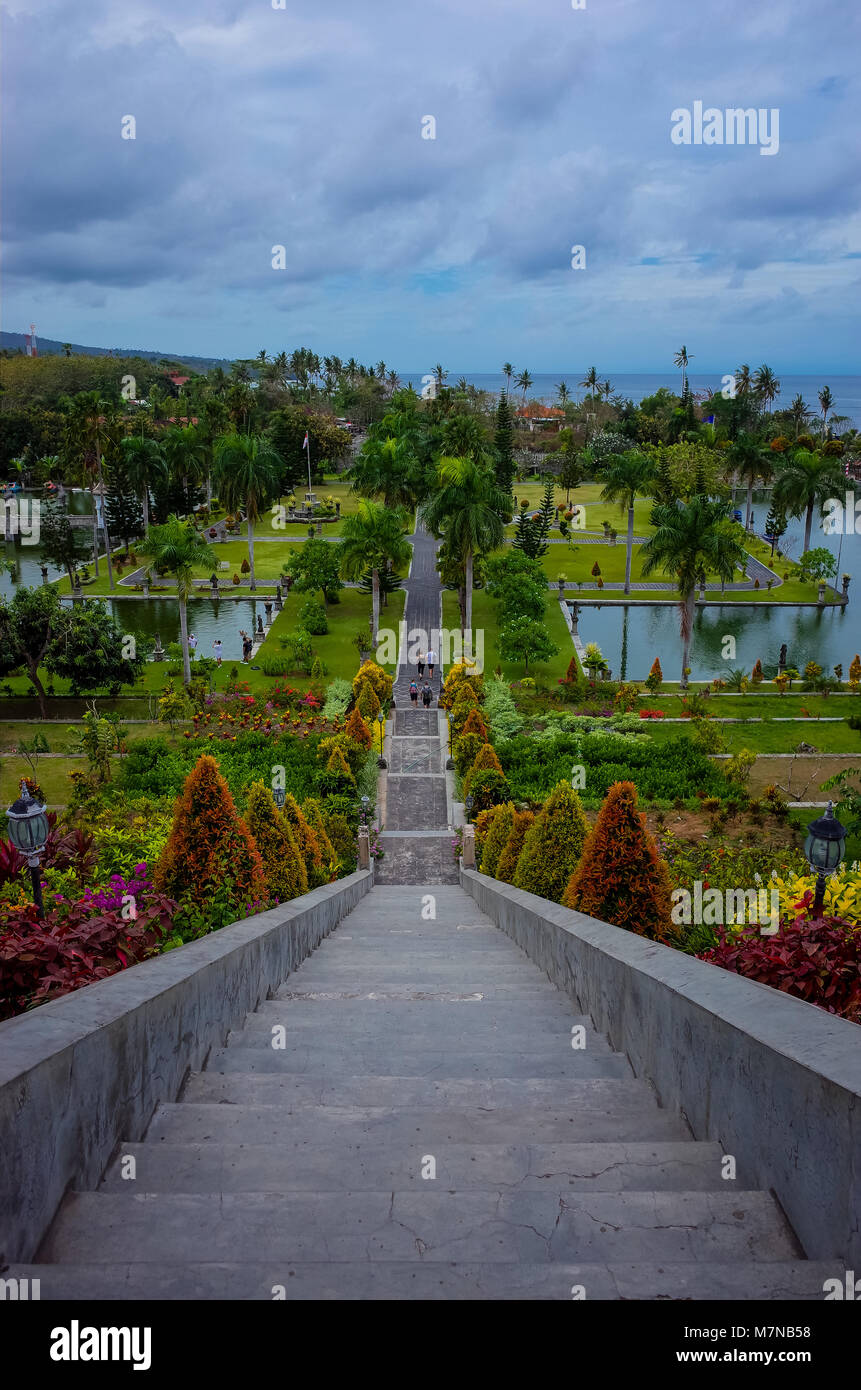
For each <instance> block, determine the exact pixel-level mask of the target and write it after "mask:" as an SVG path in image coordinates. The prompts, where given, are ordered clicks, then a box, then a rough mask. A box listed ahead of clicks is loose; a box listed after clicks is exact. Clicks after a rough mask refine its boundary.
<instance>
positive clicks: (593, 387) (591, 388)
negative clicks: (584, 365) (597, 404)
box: [579, 367, 599, 396]
mask: <svg viewBox="0 0 861 1390" xmlns="http://www.w3.org/2000/svg"><path fill="white" fill-rule="evenodd" d="M579 384H580V386H582V387H583V389H584V390H585V391H588V392H589V394H590V396H594V395H595V394H596V392H597V390H598V386H599V382H598V373H597V371H596V370H595V368H594V367H590V368H589V370H588V372H587V373H586V375H585V376H584V378H583V380H582V381H581V382H580V383H579Z"/></svg>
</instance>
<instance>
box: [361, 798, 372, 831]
mask: <svg viewBox="0 0 861 1390" xmlns="http://www.w3.org/2000/svg"><path fill="white" fill-rule="evenodd" d="M370 805H371V798H370V797H369V796H363V797H362V798H361V816H362V825H367V823H368V810H369V809H370Z"/></svg>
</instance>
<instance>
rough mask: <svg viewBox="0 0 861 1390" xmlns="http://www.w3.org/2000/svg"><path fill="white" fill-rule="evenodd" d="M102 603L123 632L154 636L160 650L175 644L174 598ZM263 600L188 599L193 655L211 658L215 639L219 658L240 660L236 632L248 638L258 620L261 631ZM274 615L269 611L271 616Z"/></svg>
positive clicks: (176, 612) (239, 639)
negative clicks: (194, 640) (219, 646)
mask: <svg viewBox="0 0 861 1390" xmlns="http://www.w3.org/2000/svg"><path fill="white" fill-rule="evenodd" d="M104 601H105V603H106V604H107V605H108V608H109V610H110V611H111V613H112V614H113V616H114V618H115V619H116V621H117V622H118V623H119V625H120V626H121V627H122V629H123V631H124V632H131V633H135V634H146V635H147V636H150V637H154V636H155V635H156V633H158V635H159V637H160V638H161V641H162V646H164V647H166V646H167V644H168V642H178V641H179V604H178V603H177V602H176V600H175V599H165V598H150V599H134V598H111V599H105V600H104ZM264 601H265V600H264V599H262V598H261V599H252V598H237V599H222V600H219V601H216V600H214V599H192V600H191V601H190V602H189V604H188V631H189V636H190V635H191V634H192V633H194V635H195V636H196V638H197V655H198V656H199V657H200V656H212V655H213V651H212V644H213V642H214V641H215V639H216V637H217V638H218V639H219V640H220V641H221V643H222V644H223V651H222V655H223V657H224V659H225V660H226V661H236V660H241V658H242V638H241V637H240V635H239V629H240V628H242V629H244V631H246V632H247V633H249V635H250V634H252V633H254V632H256V631H257V619H258V617H260V618H261V619H262V621H263V624H264V628H265V625H266V610H265V608H264V606H263V605H264ZM270 601H271V598H270ZM274 614H275V610H274V608H273V617H274Z"/></svg>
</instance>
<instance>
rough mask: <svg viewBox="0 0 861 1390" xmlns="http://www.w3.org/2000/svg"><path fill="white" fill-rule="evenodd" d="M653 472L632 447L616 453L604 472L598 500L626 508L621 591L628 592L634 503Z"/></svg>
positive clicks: (629, 589)
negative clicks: (625, 535) (626, 537)
mask: <svg viewBox="0 0 861 1390" xmlns="http://www.w3.org/2000/svg"><path fill="white" fill-rule="evenodd" d="M654 475H655V465H654V463H653V461H652V460H651V459H649V458H646V457H645V456H644V455H643V454H638V453H637V452H636V451H635V450H632V451H631V452H630V453H627V454H616V455H615V456H614V457H613V458H612V459H611V460H610V463H609V466H608V468H607V471H606V473H605V475H604V478H605V482H604V490H603V492H602V493H601V501H602V502H611V503H612V502H617V503H618V504H619V507H620V509H621V510H622V511H624V510H625V508H627V510H628V540H627V546H628V553H627V555H626V556H625V593H626V594H629V593H630V592H631V560H632V558H633V554H634V503H635V501H636V500H637V496H638V495H640V494H642V493H644V492H646V490H647V488H648V485H649V484H650V483H651V482H652V480H653V478H654Z"/></svg>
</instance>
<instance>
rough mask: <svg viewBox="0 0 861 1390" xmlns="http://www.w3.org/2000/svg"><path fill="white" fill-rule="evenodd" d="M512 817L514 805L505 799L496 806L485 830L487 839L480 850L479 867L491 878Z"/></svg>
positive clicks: (504, 843) (505, 840)
mask: <svg viewBox="0 0 861 1390" xmlns="http://www.w3.org/2000/svg"><path fill="white" fill-rule="evenodd" d="M513 819H514V805H513V803H512V802H511V801H506V802H504V803H503V805H501V806H497V807H496V810H495V811H494V813H493V819H492V821H491V822H490V829H489V830H488V832H487V839H486V840H485V842H484V848H483V849H482V851H481V860H480V863H479V868H480V869H481V872H482V873H483V874H487V875H488V876H489V877H490V878H493V877H494V875H495V873H496V866H497V863H498V862H499V856H500V854H501V853H502V851H503V850H504V848H505V845H506V842H507V840H508V836H509V833H510V831H511V823H512V821H513Z"/></svg>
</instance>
